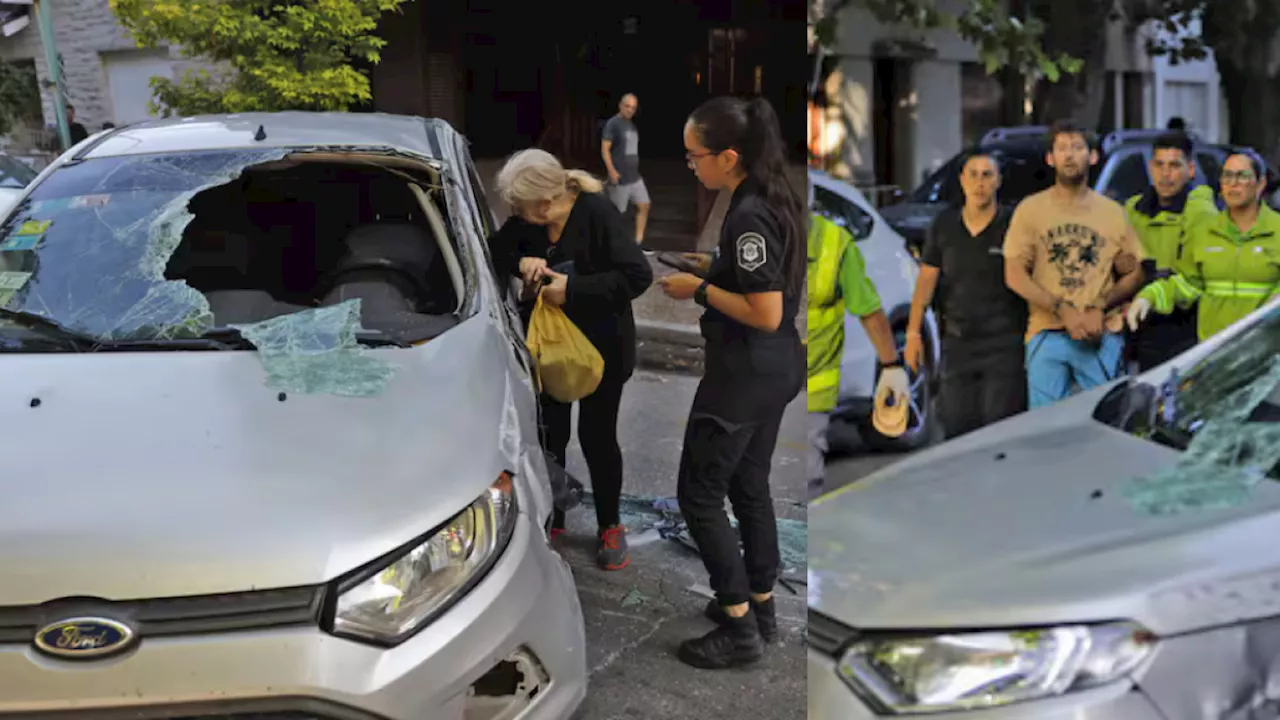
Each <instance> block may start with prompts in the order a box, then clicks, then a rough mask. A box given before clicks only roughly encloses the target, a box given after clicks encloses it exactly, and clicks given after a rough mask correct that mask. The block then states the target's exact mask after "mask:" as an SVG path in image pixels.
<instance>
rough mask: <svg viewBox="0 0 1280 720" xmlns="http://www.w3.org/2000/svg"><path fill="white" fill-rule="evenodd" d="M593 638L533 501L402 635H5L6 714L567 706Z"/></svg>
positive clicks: (543, 711)
mask: <svg viewBox="0 0 1280 720" xmlns="http://www.w3.org/2000/svg"><path fill="white" fill-rule="evenodd" d="M585 644H586V639H585V632H584V627H583V617H582V608H581V606H580V604H579V602H578V596H577V592H576V590H575V587H574V583H573V577H572V574H571V572H570V570H569V566H568V564H567V563H566V562H565V561H564V560H563V559H562V558H561V557H560V556H559V555H558V554H557V553H555V551H553V550H552V549H551V548H550V546H549V545H548V544H547V541H546V538H545V536H544V535H543V534H542V532H541V531H540V529H539V528H538V527H536V526H535V525H534V524H532V523H530V522H529V518H528V516H527V515H524V514H521V515H520V517H519V519H518V521H517V526H516V531H515V535H514V537H513V538H512V540H511V544H510V545H509V546H508V548H507V550H506V552H505V553H504V555H503V557H502V558H501V559H500V560H499V561H498V562H497V564H495V565H494V567H493V569H492V570H490V572H489V574H488V575H487V576H486V577H485V578H484V580H482V581H481V582H480V583H479V584H478V585H477V586H476V587H475V588H474V589H472V591H471V592H470V593H469V594H468V595H467V596H466V597H465V598H463V599H462V600H461V601H460V602H459V603H457V604H456V605H454V606H453V607H452V608H451V609H450V610H449V611H448V612H446V613H445V614H444V615H443V616H441V617H440V618H439V619H438V620H436V621H435V622H434V623H432V624H431V625H430V626H429V627H427V628H425V629H423V630H422V631H421V632H420V633H419V634H418V635H416V636H414V637H413V638H411V639H409V640H408V641H406V642H405V643H403V644H401V645H400V646H398V647H395V648H391V649H381V648H376V647H371V646H367V645H362V644H359V643H356V642H353V641H350V640H345V639H342V638H336V637H333V636H330V635H327V634H325V633H324V632H322V631H321V630H319V629H318V628H314V627H304V628H293V629H276V630H265V631H247V632H236V633H222V634H216V635H205V636H198V635H197V636H186V637H172V638H167V637H166V638H153V639H149V640H148V639H145V638H144V640H143V641H142V642H141V643H140V644H139V645H138V646H137V647H136V648H134V649H133V650H131V651H129V652H128V653H126V654H124V655H122V656H120V657H114V658H109V659H106V660H102V661H99V662H83V661H81V662H75V663H72V662H66V661H60V660H54V659H51V658H48V657H45V656H44V655H41V654H39V653H37V651H36V650H34V649H33V648H31V647H30V646H27V645H0V718H7V717H15V718H16V717H21V718H24V719H27V718H31V719H32V720H39V719H41V718H45V717H46V716H49V717H61V716H67V717H74V718H79V719H83V720H98V719H99V718H103V719H106V718H114V717H118V716H120V717H129V718H140V719H149V718H186V717H191V716H205V715H220V716H230V717H232V718H234V717H236V715H237V714H244V715H248V714H250V713H255V715H254V717H255V718H259V719H260V720H274V719H275V718H277V717H278V718H282V719H283V718H290V719H291V720H292V719H293V718H300V717H304V716H305V717H308V718H311V719H313V720H322V719H323V720H421V719H422V718H431V719H432V720H464V718H465V720H480V719H483V718H496V717H501V718H503V720H506V718H511V719H512V720H516V719H519V720H566V718H569V717H570V716H571V715H572V714H573V712H574V711H575V710H576V709H577V708H578V706H579V705H580V704H581V703H582V700H583V698H584V697H585V695H586V681H587V672H586V650H585ZM513 669H514V671H513ZM521 673H523V676H524V677H523V685H524V688H522V689H520V690H518V691H517V692H515V693H514V694H513V696H512V697H511V698H507V697H503V696H502V695H501V693H503V692H506V690H507V686H511V688H510V689H512V690H516V688H515V687H514V686H515V685H516V684H517V683H518V680H519V678H520V677H521ZM530 687H536V688H537V692H536V695H535V696H534V697H532V698H529V699H527V700H521V699H519V698H520V697H522V696H523V695H527V694H528V689H529V688H530ZM485 694H487V696H486V697H475V696H476V695H485ZM521 706H523V708H524V709H522V710H521V709H518V708H519V707H521ZM504 709H505V711H506V712H507V713H508V714H506V715H499V714H497V712H500V711H503V710H504ZM256 713H263V714H261V715H258V714H256Z"/></svg>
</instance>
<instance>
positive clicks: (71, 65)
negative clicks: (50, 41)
mask: <svg viewBox="0 0 1280 720" xmlns="http://www.w3.org/2000/svg"><path fill="white" fill-rule="evenodd" d="M48 4H49V5H50V6H51V7H52V12H53V15H52V19H53V27H54V39H55V42H56V43H57V46H58V52H59V54H61V56H62V65H63V73H64V82H65V86H66V87H65V90H66V95H67V100H68V102H70V103H71V104H72V105H74V106H75V108H76V119H77V121H79V122H80V123H82V124H83V125H84V126H85V127H86V128H87V129H88V130H89V131H90V132H93V131H95V130H98V129H100V128H101V127H102V125H103V123H115V124H117V125H121V124H124V123H128V122H134V121H136V120H140V119H142V118H143V117H146V107H147V101H149V100H150V98H151V90H150V87H149V85H148V83H149V81H150V78H151V77H152V76H155V75H163V76H166V77H175V76H180V75H181V74H182V72H183V71H184V70H185V69H187V68H189V67H196V66H198V65H199V63H195V62H192V61H189V60H186V59H184V58H182V57H181V56H180V55H179V54H178V52H177V50H176V49H160V50H143V49H139V48H138V47H137V44H136V43H135V42H134V41H133V40H132V39H131V38H130V37H129V36H128V34H127V33H126V32H125V30H124V29H123V28H122V27H121V26H120V24H119V23H118V22H116V18H115V15H114V14H112V12H111V7H110V5H109V3H108V1H107V0H53V2H51V3H48ZM0 60H3V61H8V62H33V63H34V64H35V68H36V73H37V76H38V77H39V79H40V83H41V96H42V99H43V101H44V102H43V106H44V122H45V125H46V126H51V125H53V124H54V123H55V122H56V120H55V115H54V108H53V92H52V91H51V89H49V88H48V87H47V83H48V80H49V71H48V66H47V63H46V62H45V53H44V45H43V44H42V43H41V41H40V30H39V28H38V27H37V26H36V23H35V21H34V18H33V19H32V22H31V23H30V24H29V25H28V26H27V27H24V28H22V29H21V30H19V31H18V32H16V33H14V34H13V35H12V36H9V37H0Z"/></svg>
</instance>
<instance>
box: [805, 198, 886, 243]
mask: <svg viewBox="0 0 1280 720" xmlns="http://www.w3.org/2000/svg"><path fill="white" fill-rule="evenodd" d="M813 211H814V212H815V213H817V214H819V215H821V216H822V217H824V218H826V219H828V220H830V221H831V222H833V223H835V224H836V225H839V226H840V227H842V228H844V229H845V230H848V231H849V233H850V234H851V235H853V239H854V240H866V239H867V238H868V237H870V236H871V229H872V228H873V227H874V226H875V219H874V218H872V217H871V216H870V215H869V214H867V213H866V212H865V211H864V210H863V209H862V208H860V207H858V206H857V205H855V204H853V203H852V202H850V201H848V200H846V199H845V198H842V197H840V196H839V195H837V194H836V193H833V192H831V191H830V190H827V189H825V188H822V187H818V186H816V185H815V186H814V188H813Z"/></svg>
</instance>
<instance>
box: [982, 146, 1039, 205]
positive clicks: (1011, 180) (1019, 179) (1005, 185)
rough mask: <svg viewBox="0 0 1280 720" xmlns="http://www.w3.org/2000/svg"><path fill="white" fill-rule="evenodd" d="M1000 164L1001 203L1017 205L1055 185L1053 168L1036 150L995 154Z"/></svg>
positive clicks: (1028, 149) (1029, 149) (998, 152)
mask: <svg viewBox="0 0 1280 720" xmlns="http://www.w3.org/2000/svg"><path fill="white" fill-rule="evenodd" d="M993 154H994V155H995V158H996V162H998V163H999V164H1000V191H999V193H998V195H999V198H1000V202H1001V203H1003V204H1005V205H1016V204H1017V203H1019V202H1022V200H1023V199H1024V198H1026V197H1027V196H1029V195H1034V194H1035V193H1038V192H1040V191H1041V190H1045V189H1047V188H1048V187H1049V186H1050V185H1052V184H1053V168H1051V167H1049V165H1048V163H1046V162H1045V160H1044V154H1043V153H1040V152H1037V151H1036V150H1035V149H1034V148H1027V149H1021V150H1017V151H1004V152H1001V151H997V152H995V153H993Z"/></svg>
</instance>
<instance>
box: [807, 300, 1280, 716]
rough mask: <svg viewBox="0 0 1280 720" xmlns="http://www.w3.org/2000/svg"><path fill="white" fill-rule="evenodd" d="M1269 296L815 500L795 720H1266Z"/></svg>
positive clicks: (1275, 310)
mask: <svg viewBox="0 0 1280 720" xmlns="http://www.w3.org/2000/svg"><path fill="white" fill-rule="evenodd" d="M1278 421H1280V300H1275V301H1272V302H1271V303H1269V304H1268V305H1267V306H1266V307H1264V308H1262V309H1260V310H1257V311H1255V312H1254V313H1252V314H1251V315H1249V316H1247V317H1246V318H1244V319H1242V320H1241V321H1239V322H1237V323H1236V324H1235V325H1233V326H1232V327H1230V328H1229V329H1227V330H1224V331H1223V332H1221V333H1219V334H1217V335H1215V336H1214V337H1212V338H1210V339H1209V340H1207V341H1205V342H1203V343H1201V344H1199V345H1197V346H1196V347H1194V348H1192V349H1191V350H1188V351H1187V352H1185V353H1183V354H1182V355H1180V356H1178V357H1177V358H1174V359H1173V360H1171V361H1169V362H1168V363H1166V364H1164V365H1162V366H1160V367H1157V368H1154V369H1152V370H1150V371H1148V372H1146V373H1144V374H1142V375H1138V376H1136V377H1129V378H1126V379H1123V380H1116V381H1115V382H1113V383H1110V384H1107V385H1104V386H1101V387H1098V388H1094V389H1092V390H1089V391H1086V392H1083V393H1081V394H1079V395H1075V396H1073V397H1070V398H1067V399H1065V400H1063V401H1061V402H1058V403H1055V404H1053V405H1051V406H1049V407H1045V408H1040V409H1038V410H1033V411H1031V412H1029V413H1025V414H1022V415H1019V416H1017V418H1016V419H1014V418H1008V419H1006V420H1003V421H1001V422H998V423H995V424H993V425H990V426H987V427H985V428H982V429H980V430H978V431H976V432H973V433H969V434H967V435H965V436H964V437H961V438H957V439H955V440H951V441H949V442H946V443H943V444H941V445H939V446H937V447H933V448H930V449H928V450H926V451H924V452H921V453H917V454H914V455H912V456H911V457H909V458H906V459H905V460H903V461H901V462H899V463H896V464H894V465H891V466H889V467H887V468H884V469H882V470H880V471H878V472H876V473H873V474H871V475H869V476H867V477H864V478H860V479H859V480H858V481H857V482H855V483H853V484H850V485H847V486H845V487H844V488H841V489H839V490H835V491H833V492H831V493H829V494H827V495H824V496H823V497H821V498H819V499H818V500H816V501H814V502H813V503H811V504H810V505H809V545H808V550H809V579H808V587H809V622H808V641H809V643H808V645H809V650H808V654H809V671H808V677H809V692H808V700H809V711H808V717H809V718H810V720H875V719H876V718H883V717H886V716H893V717H917V718H919V717H938V718H944V717H945V718H947V719H948V720H1208V719H1209V718H1215V719H1220V720H1263V719H1264V718H1275V717H1277V716H1278V715H1277V703H1276V698H1277V697H1278V695H1277V685H1276V680H1277V677H1280V676H1278V675H1277V667H1278V665H1277V658H1280V634H1278V633H1277V629H1280V626H1278V623H1277V617H1278V616H1280V613H1278V612H1277V608H1280V552H1278V551H1277V549H1276V544H1275V542H1274V541H1275V538H1276V536H1277V529H1278V528H1280V462H1278V461H1277V458H1280V452H1278V451H1280V441H1278V440H1277V437H1280V428H1278V427H1277V425H1276V423H1277V422H1278Z"/></svg>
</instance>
